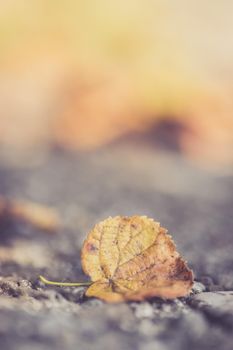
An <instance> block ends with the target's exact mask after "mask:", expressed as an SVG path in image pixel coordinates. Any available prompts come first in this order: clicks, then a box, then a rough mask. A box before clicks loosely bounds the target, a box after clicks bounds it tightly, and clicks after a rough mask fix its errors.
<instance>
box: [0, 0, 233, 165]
mask: <svg viewBox="0 0 233 350" xmlns="http://www.w3.org/2000/svg"><path fill="white" fill-rule="evenodd" d="M232 11H233V4H232V2H231V1H229V0H223V1H221V2H212V1H205V2H203V1H199V0H198V1H194V0H191V1H188V2H187V1H184V0H176V1H160V0H157V1H147V0H146V1H143V2H142V1H140V0H134V1H132V0H129V1H123V0H119V1H107V0H99V1H95V0H94V1H90V0H86V1H79V0H78V1H74V0H68V1H64V0H58V1H53V0H50V1H43V0H40V1H37V0H33V1H17V0H9V1H1V2H0V52H1V57H0V99H1V100H0V143H1V150H2V151H3V150H4V149H7V150H9V148H10V149H13V154H14V153H15V150H17V152H21V151H22V152H27V153H29V152H31V151H32V150H35V149H36V150H37V151H38V152H39V151H40V152H41V151H43V152H46V151H47V150H48V148H50V147H51V146H54V145H58V146H59V147H62V148H68V149H72V150H93V149H96V148H98V147H102V146H103V145H107V144H109V143H112V142H115V141H116V140H118V139H121V137H122V136H123V135H124V136H128V135H129V134H130V135H132V133H133V134H137V137H139V136H140V134H143V140H144V142H146V139H147V137H146V134H147V132H149V136H148V138H150V140H151V139H153V140H156V139H157V138H158V134H157V132H156V131H157V130H158V131H159V134H160V132H163V135H162V138H163V139H164V138H165V143H169V140H170V139H172V140H173V141H172V142H171V145H170V149H173V148H175V149H176V150H177V147H178V148H179V150H180V151H181V152H182V153H183V155H184V156H185V157H188V158H189V159H191V160H192V161H194V162H197V163H198V164H199V165H201V166H210V167H211V168H215V169H216V168H217V169H220V171H223V167H224V168H225V167H226V168H228V170H229V167H231V165H232V162H233V151H232V150H233V98H232V97H233V96H232V95H233V40H232V35H233V25H232ZM151 130H152V131H151ZM160 138H161V137H160ZM174 138H175V141H174ZM174 143H175V144H176V146H177V147H175V145H174ZM160 145H161V143H160ZM8 156H9V154H8Z"/></svg>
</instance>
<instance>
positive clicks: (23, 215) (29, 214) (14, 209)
mask: <svg viewBox="0 0 233 350" xmlns="http://www.w3.org/2000/svg"><path fill="white" fill-rule="evenodd" d="M2 218H3V219H4V218H8V219H9V220H19V221H23V222H27V223H29V224H31V225H33V226H35V227H37V228H38V229H41V230H43V231H47V232H55V231H56V230H57V228H58V227H59V224H60V220H59V216H58V214H57V212H56V211H55V210H54V209H53V208H50V207H47V206H44V205H41V204H37V203H34V202H28V201H22V200H13V199H8V198H5V197H2V196H0V220H1V219H2Z"/></svg>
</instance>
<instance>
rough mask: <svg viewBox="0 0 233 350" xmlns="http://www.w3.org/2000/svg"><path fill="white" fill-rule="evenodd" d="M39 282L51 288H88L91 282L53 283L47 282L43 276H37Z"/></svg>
mask: <svg viewBox="0 0 233 350" xmlns="http://www.w3.org/2000/svg"><path fill="white" fill-rule="evenodd" d="M39 278H40V280H41V282H43V283H44V284H50V285H52V286H61V287H82V286H90V285H91V284H92V282H54V281H49V280H47V279H46V278H45V277H43V276H39Z"/></svg>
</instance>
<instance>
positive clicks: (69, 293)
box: [0, 144, 233, 350]
mask: <svg viewBox="0 0 233 350" xmlns="http://www.w3.org/2000/svg"><path fill="white" fill-rule="evenodd" d="M32 155H33V154H32ZM32 155H31V156H32ZM32 159H34V158H30V161H29V160H27V161H26V160H25V159H24V160H23V161H22V162H20V163H21V164H19V162H18V164H17V165H16V164H12V163H10V162H8V161H6V160H5V158H4V157H3V155H0V194H3V195H7V196H8V197H10V198H22V199H27V200H32V201H36V202H39V203H42V204H46V205H50V206H53V207H54V208H56V210H57V211H58V213H59V215H60V217H61V221H62V226H61V227H60V228H59V230H58V232H55V233H45V232H43V231H42V230H39V229H36V228H35V227H32V226H31V225H29V224H26V223H19V222H5V221H4V220H3V219H1V220H0V345H1V349H3V350H14V349H17V350H21V349H23V350H27V349H28V350H29V349H30V350H39V349H56V350H58V349H67V350H73V349H74V350H75V349H82V350H85V349H88V350H89V349H92V348H93V349H96V350H98V349H101V350H102V349H105V348H111V350H115V349H125V350H130V349H134V350H135V349H139V350H152V349H157V350H165V349H173V350H176V349H177V350H182V349H188V348H189V349H198V350H199V349H221V350H225V349H226V350H228V349H229V350H231V349H232V341H233V337H232V329H233V273H232V266H233V255H232V249H233V239H232V232H233V215H232V208H233V196H232V193H233V191H232V190H233V178H232V177H231V176H226V175H225V176H220V175H216V174H213V173H211V172H209V171H207V170H203V169H202V170H201V169H199V168H197V167H195V166H194V165H192V164H191V163H189V162H188V161H186V160H184V158H182V156H181V155H180V154H179V153H172V152H165V151H164V152H163V151H162V150H160V151H157V152H155V151H154V150H153V148H150V147H142V145H140V146H138V147H137V145H131V146H130V145H119V144H115V145H111V146H109V147H107V148H104V149H100V150H98V151H95V152H90V153H78V154H77V153H76V154H71V153H66V152H64V151H61V150H58V149H54V150H53V151H51V152H49V154H47V155H46V156H43V157H40V159H39V160H38V159H37V158H35V161H33V162H32V161H31V160H32ZM132 214H139V215H148V216H150V217H153V218H154V219H155V220H157V221H160V222H161V224H162V225H163V226H164V227H167V228H168V229H169V232H170V233H171V234H172V236H173V239H174V240H175V242H176V243H177V246H178V250H179V251H180V252H181V253H182V255H183V256H184V257H185V259H186V260H187V261H188V263H189V266H190V267H191V268H192V269H193V270H194V273H195V281H196V282H195V285H194V288H193V293H192V295H191V296H189V297H188V298H181V299H176V300H174V301H169V302H167V301H162V300H160V299H153V300H150V301H145V302H141V303H135V302H134V303H130V302H129V303H122V304H119V305H108V304H105V303H104V302H102V301H100V300H97V299H87V298H85V297H84V290H85V289H84V288H68V287H66V288H59V287H45V286H44V285H43V284H42V283H40V282H39V281H38V275H39V274H44V275H45V276H46V277H49V278H51V279H55V280H56V279H58V280H63V281H80V280H81V281H82V280H83V281H84V280H86V279H87V277H86V276H84V274H83V272H82V270H81V265H80V249H81V246H82V242H83V239H84V238H85V236H86V234H87V232H88V231H89V230H90V228H92V226H93V225H94V224H95V223H96V222H98V221H99V220H102V219H104V218H106V217H108V216H109V215H111V216H114V215H132Z"/></svg>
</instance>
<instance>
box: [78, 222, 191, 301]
mask: <svg viewBox="0 0 233 350" xmlns="http://www.w3.org/2000/svg"><path fill="white" fill-rule="evenodd" d="M82 266H83V270H84V272H85V273H86V274H87V275H89V276H90V278H91V280H92V281H93V283H92V284H91V285H90V286H89V287H88V289H87V291H86V296H88V297H97V298H100V299H103V300H105V301H107V302H120V301H124V300H143V299H145V298H151V297H161V298H165V299H173V298H177V297H182V296H186V295H188V294H189V293H190V290H191V287H192V285H193V273H192V271H191V270H190V269H189V268H188V266H187V264H186V263H185V261H184V260H183V259H182V257H181V256H180V254H179V253H178V252H177V251H176V247H175V244H174V243H173V241H172V238H171V236H170V235H168V234H167V230H166V229H164V228H163V227H161V226H160V224H159V223H158V222H155V221H153V220H152V219H149V218H147V217H146V216H132V217H124V216H123V217H122V216H116V217H114V218H112V217H110V218H108V219H106V220H104V221H102V222H100V223H99V224H97V225H96V226H95V227H94V228H93V230H92V231H91V232H90V233H89V235H88V237H87V239H86V240H85V242H84V245H83V248H82Z"/></svg>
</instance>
